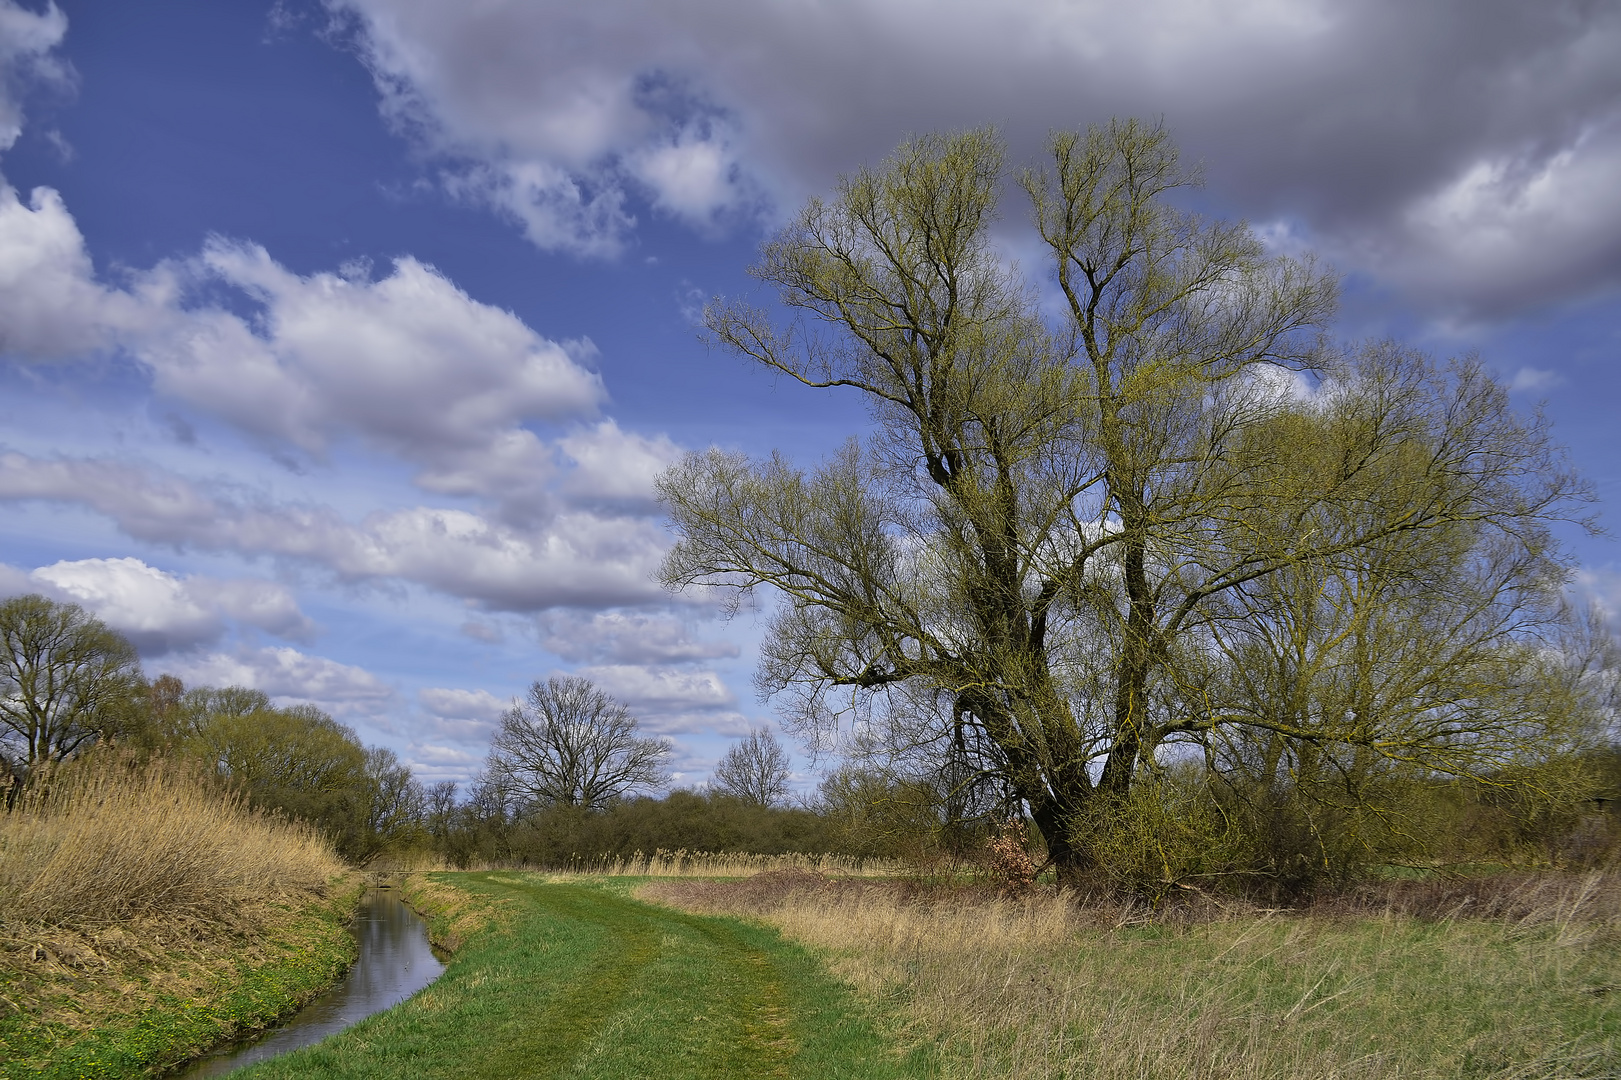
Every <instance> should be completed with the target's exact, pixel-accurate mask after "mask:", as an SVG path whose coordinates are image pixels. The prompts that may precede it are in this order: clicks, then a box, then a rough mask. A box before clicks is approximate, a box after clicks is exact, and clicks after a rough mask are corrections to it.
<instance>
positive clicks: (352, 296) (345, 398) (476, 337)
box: [137, 240, 603, 460]
mask: <svg viewBox="0 0 1621 1080" xmlns="http://www.w3.org/2000/svg"><path fill="white" fill-rule="evenodd" d="M171 272H175V271H171ZM178 272H179V273H181V274H182V275H184V274H194V275H196V276H197V277H199V278H201V279H202V280H203V281H205V282H209V281H214V282H220V283H224V284H226V285H229V286H232V287H234V288H236V289H238V290H240V291H241V292H242V293H244V294H246V295H247V296H249V297H251V298H252V299H253V300H255V301H257V302H258V303H260V304H261V305H263V315H262V317H261V318H260V319H259V320H257V321H256V322H255V323H250V322H248V321H247V320H244V319H242V318H241V317H239V316H237V315H235V314H232V313H229V312H226V311H224V310H222V309H218V308H199V309H192V310H189V311H187V312H186V317H185V318H183V319H180V320H178V321H177V323H176V325H175V327H174V329H173V332H172V333H170V334H167V335H163V336H160V337H154V338H153V339H150V340H147V341H144V342H142V343H141V344H140V346H139V347H138V349H137V351H138V353H139V355H140V356H141V357H142V359H144V360H145V361H147V363H149V364H150V365H151V366H152V368H153V370H154V372H155V374H156V379H157V388H158V390H159V391H160V392H163V393H166V394H169V395H171V396H174V397H177V398H180V399H182V400H185V401H189V402H191V403H193V404H196V405H199V406H201V407H204V408H206V409H208V410H209V411H211V412H213V413H216V414H217V415H220V416H223V417H225V418H227V419H229V420H231V421H233V422H234V423H236V424H238V425H240V426H242V427H243V428H246V429H249V430H253V429H258V430H260V431H261V432H262V433H263V434H265V435H268V436H272V437H275V438H280V439H285V440H287V441H288V442H291V443H293V444H295V445H297V446H299V447H301V448H303V449H305V450H308V451H311V452H315V453H319V452H321V451H323V450H324V449H325V447H326V446H327V444H328V443H329V442H330V441H331V440H332V439H333V438H334V437H335V436H336V435H339V434H342V433H347V432H358V433H360V434H362V435H363V436H365V437H367V438H369V439H371V440H373V441H374V442H376V443H377V444H378V445H380V446H382V447H384V448H385V449H387V450H389V451H391V452H393V453H395V454H397V455H399V456H401V457H405V458H407V459H412V458H415V459H418V460H421V459H423V458H427V459H429V460H436V459H437V458H438V455H439V454H441V453H443V452H446V451H450V452H456V451H478V452H482V451H485V450H486V449H487V448H489V447H490V446H491V444H492V441H493V440H492V436H500V437H502V438H511V437H513V436H515V435H517V434H519V433H518V432H517V431H515V425H516V424H518V423H519V422H520V421H523V420H526V419H559V418H565V417H570V416H575V415H579V414H581V413H590V412H592V411H594V410H595V409H596V407H597V405H598V403H599V402H600V401H601V400H602V396H603V390H602V384H601V380H600V379H598V377H597V376H596V375H595V374H594V373H592V372H590V371H587V370H586V369H585V368H583V367H582V366H581V365H580V363H579V362H578V360H577V358H576V356H575V355H571V350H570V348H569V347H568V346H566V345H562V344H558V343H556V342H552V341H548V340H546V339H544V338H542V337H540V336H539V335H538V334H536V333H535V332H534V331H533V330H531V329H529V327H527V326H525V325H524V323H523V322H522V321H521V320H520V319H519V318H518V317H517V316H515V315H513V314H512V313H511V312H507V311H503V310H501V309H499V308H495V307H491V306H489V305H488V304H482V303H480V302H478V301H476V300H474V299H472V298H471V297H470V296H468V295H467V294H466V293H465V292H463V291H462V290H461V289H459V288H457V287H456V286H455V285H453V284H452V283H451V282H450V281H449V280H447V279H446V278H445V277H444V276H442V275H441V274H439V273H438V272H437V271H435V270H434V269H433V268H432V267H429V266H425V265H423V264H422V263H420V262H417V261H416V260H415V259H412V258H409V257H407V258H401V259H398V260H396V261H395V263H394V270H393V273H392V274H390V275H388V276H387V277H385V278H382V279H381V280H378V281H371V280H368V279H366V278H364V277H360V278H356V277H344V276H341V275H339V274H334V273H319V274H312V275H310V276H308V277H302V276H300V275H297V274H294V273H291V272H290V271H288V270H286V269H284V268H283V267H281V266H280V265H279V264H277V263H276V262H275V261H274V260H273V259H271V257H270V255H269V253H268V252H266V251H265V250H264V249H263V248H262V247H258V246H257V245H248V244H231V243H226V242H223V241H217V240H216V241H213V242H210V243H209V244H208V245H207V246H206V247H205V248H204V250H203V252H202V254H201V255H200V256H199V257H198V258H197V259H196V260H193V261H191V262H189V263H187V264H185V265H184V266H183V267H181V268H180V270H179V271H178ZM506 453H507V454H508V455H509V456H510V455H511V454H512V453H513V451H512V450H511V449H510V448H509V449H507V450H506Z"/></svg>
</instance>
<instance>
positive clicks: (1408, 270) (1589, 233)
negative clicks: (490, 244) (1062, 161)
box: [327, 0, 1621, 311]
mask: <svg viewBox="0 0 1621 1080" xmlns="http://www.w3.org/2000/svg"><path fill="white" fill-rule="evenodd" d="M327 3H328V5H329V7H331V8H332V9H334V10H337V11H340V12H344V13H347V14H349V15H350V16H352V17H353V24H354V25H355V26H356V28H357V37H358V45H359V50H360V52H361V55H362V56H363V57H364V59H365V62H366V63H367V64H368V66H369V67H370V69H371V71H372V74H373V76H374V78H375V80H376V84H377V87H378V90H379V93H380V95H381V101H382V108H383V110H384V112H385V114H387V115H388V116H389V117H391V118H392V119H393V120H395V121H396V123H397V124H398V126H399V129H400V130H401V131H403V132H407V133H409V135H410V137H412V138H413V139H414V140H415V141H416V142H417V143H418V145H419V146H421V147H423V148H424V149H426V150H428V151H429V152H430V153H435V154H438V155H441V156H442V157H443V158H444V159H445V160H446V161H448V162H452V163H457V164H456V166H455V167H456V168H457V169H459V170H461V171H464V172H468V173H470V174H478V173H480V172H483V173H487V174H489V175H490V176H494V177H500V178H502V180H501V184H504V185H505V188H504V190H507V191H509V192H510V193H512V194H511V195H510V196H509V197H508V199H507V201H508V204H509V205H510V206H511V207H513V209H511V210H510V211H509V212H512V213H514V214H517V215H518V216H519V217H521V218H522V219H523V220H524V221H525V227H526V230H527V232H528V234H529V236H530V238H531V239H532V240H534V241H535V242H536V243H538V244H540V245H541V246H544V247H552V248H563V249H573V250H579V251H587V252H594V253H604V252H611V251H613V250H617V249H618V248H619V247H621V246H622V245H623V243H624V241H625V238H626V234H627V232H628V230H629V229H630V228H632V227H633V224H634V223H633V222H632V221H631V219H630V217H629V215H628V213H627V212H626V211H625V209H624V202H623V193H624V192H627V191H629V190H632V189H633V188H634V187H635V186H636V185H637V184H642V185H645V186H646V187H647V188H648V189H649V190H650V192H651V202H652V204H653V205H654V206H655V207H657V208H659V209H661V210H662V211H664V212H667V213H669V214H671V215H674V216H676V217H678V218H681V219H683V220H687V221H689V222H693V223H696V224H699V225H700V226H703V225H704V224H705V223H708V222H712V221H713V219H714V217H715V215H716V214H717V213H720V212H723V211H725V210H727V209H728V208H730V209H732V210H735V209H736V208H738V207H739V206H743V205H746V204H748V203H749V202H750V200H751V199H753V198H755V196H754V194H753V193H754V192H755V191H757V190H759V191H766V192H769V193H770V194H771V196H772V197H774V198H775V200H776V202H777V207H778V210H779V211H781V210H784V209H790V208H792V207H793V206H794V205H796V204H798V203H799V202H800V201H801V200H802V199H803V198H804V197H805V196H806V195H808V194H810V193H813V192H818V191H823V190H826V188H827V186H828V185H829V183H830V181H831V180H832V178H833V176H834V175H836V174H837V173H839V172H844V171H848V170H849V169H850V168H852V167H853V166H854V165H856V164H857V163H859V162H863V161H873V160H875V159H876V158H877V157H879V156H881V155H882V154H884V153H887V152H888V151H889V150H890V149H891V148H892V147H893V146H894V144H895V143H896V142H897V141H898V140H899V139H900V138H901V137H902V136H903V135H904V134H906V133H907V132H914V131H924V130H934V129H958V128H962V127H965V126H970V125H976V124H983V123H999V124H1001V125H1002V126H1003V129H1004V130H1005V131H1006V133H1007V134H1008V136H1009V137H1010V139H1011V141H1012V142H1013V144H1014V151H1015V154H1016V155H1018V156H1024V155H1026V154H1029V153H1032V152H1034V151H1035V150H1036V148H1037V146H1038V145H1039V143H1040V140H1041V138H1042V136H1043V135H1044V133H1045V132H1046V131H1047V130H1048V129H1050V128H1053V127H1064V128H1071V127H1075V126H1077V125H1084V124H1085V123H1087V122H1089V121H1101V120H1104V119H1107V118H1108V117H1109V116H1110V115H1140V116H1166V117H1168V118H1169V120H1170V122H1171V123H1172V125H1173V126H1174V128H1175V129H1176V132H1177V134H1178V137H1179V139H1180V141H1181V142H1182V143H1183V145H1184V147H1185V149H1186V150H1187V151H1188V156H1189V158H1190V159H1198V160H1204V161H1205V162H1207V163H1208V166H1209V170H1208V171H1209V176H1210V178H1211V181H1212V183H1213V184H1215V185H1216V186H1217V187H1218V189H1219V191H1220V192H1221V194H1222V197H1223V199H1224V201H1225V202H1226V203H1228V204H1229V205H1230V206H1232V207H1233V208H1234V209H1235V210H1236V211H1237V212H1239V213H1242V214H1244V215H1246V216H1248V217H1250V218H1251V219H1254V220H1271V219H1275V218H1278V217H1291V218H1295V219H1298V220H1300V221H1302V222H1303V223H1304V225H1305V227H1306V228H1307V231H1308V232H1309V233H1310V236H1311V239H1312V242H1313V243H1314V244H1316V245H1317V246H1321V247H1324V248H1325V249H1327V250H1328V251H1329V253H1330V254H1331V255H1332V256H1333V257H1334V258H1335V259H1336V261H1338V262H1339V263H1340V264H1341V265H1342V266H1344V268H1346V269H1351V268H1360V269H1364V270H1367V271H1370V272H1372V273H1373V274H1375V275H1376V276H1379V277H1381V278H1382V279H1384V280H1385V281H1388V282H1395V283H1398V284H1401V285H1402V286H1403V287H1405V288H1411V289H1414V290H1419V291H1421V292H1422V294H1423V295H1424V296H1425V297H1427V298H1428V299H1429V300H1430V301H1431V302H1432V303H1435V304H1437V305H1440V306H1453V307H1458V306H1461V307H1464V308H1471V309H1474V310H1486V311H1494V310H1497V309H1498V308H1500V306H1501V305H1502V304H1504V303H1508V304H1510V305H1513V306H1525V305H1528V304H1535V303H1537V302H1540V301H1541V300H1544V299H1547V298H1549V297H1550V296H1558V295H1564V294H1567V293H1572V292H1577V291H1582V290H1590V289H1592V288H1595V287H1597V288H1603V287H1614V286H1616V285H1617V284H1618V283H1621V270H1618V267H1621V259H1618V258H1617V256H1618V253H1621V195H1618V194H1617V185H1615V184H1614V183H1613V178H1614V176H1615V175H1616V155H1617V145H1618V143H1617V136H1616V134H1615V123H1616V117H1617V115H1618V110H1621V64H1617V63H1616V62H1615V58H1616V56H1617V55H1621V8H1617V7H1616V6H1615V5H1613V4H1591V3H1585V2H1583V0H1546V2H1544V3H1537V4H1526V3H1523V2H1521V0H1439V2H1437V3H1431V4H1419V5H1415V4H1411V3H1408V2H1406V0H1306V2H1286V0H1248V2H1235V3H1226V4H1219V5H1212V4H1208V3H1203V2H1200V0H1144V2H1141V3H1135V4H1118V3H1109V2H1105V0H1009V2H1008V3H1002V4H984V3H972V2H969V0H949V2H945V3H933V4H928V5H923V4H919V3H918V2H917V0H827V2H823V3H815V4H746V5H738V4H735V3H725V2H722V0H604V2H602V3H596V4H575V3H565V2H564V0H488V2H485V3H481V4H477V5H471V6H469V5H447V4H443V3H439V2H437V0H327ZM519 176H522V177H523V178H524V179H522V180H521V181H520V180H518V179H515V178H516V177H519ZM519 191H527V192H530V193H532V194H529V195H525V196H519V195H517V194H516V193H517V192H519ZM608 207H611V208H612V212H611V213H609V212H605V211H606V208H608ZM584 208H603V211H604V212H590V213H587V212H584ZM526 215H527V216H526Z"/></svg>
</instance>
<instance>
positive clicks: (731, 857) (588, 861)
mask: <svg viewBox="0 0 1621 1080" xmlns="http://www.w3.org/2000/svg"><path fill="white" fill-rule="evenodd" d="M390 868H391V869H392V868H393V867H392V866H391V867H390ZM399 868H400V869H409V870H428V869H439V870H452V869H466V870H478V871H491V870H495V871H500V870H525V871H532V870H540V869H541V868H539V867H535V866H530V865H527V864H518V863H504V862H498V863H482V864H478V865H474V866H468V867H451V866H448V865H439V866H435V867H430V866H425V865H416V864H413V865H409V866H406V865H402V866H401V867H399ZM908 869H910V864H907V863H903V862H899V861H897V860H894V859H863V858H858V857H856V856H854V855H803V854H799V853H797V852H790V853H788V854H784V855H751V854H749V853H747V852H741V851H735V852H734V851H687V850H686V849H685V848H683V849H681V850H679V851H665V850H663V849H662V848H661V849H659V850H658V851H655V852H653V854H651V855H648V854H645V853H643V852H640V851H638V852H636V853H635V854H633V855H629V856H619V855H598V856H593V857H590V858H580V859H578V860H577V861H576V862H575V863H574V864H573V865H572V866H570V867H568V868H567V869H561V868H557V867H547V868H545V869H544V870H543V871H542V872H544V873H548V874H551V875H553V876H556V877H567V876H582V877H696V878H744V877H753V876H755V875H757V874H772V873H805V874H837V875H839V876H841V877H892V876H894V875H896V874H900V873H904V872H906V871H907V870H908Z"/></svg>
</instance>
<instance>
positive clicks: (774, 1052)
mask: <svg viewBox="0 0 1621 1080" xmlns="http://www.w3.org/2000/svg"><path fill="white" fill-rule="evenodd" d="M435 877H436V878H438V879H439V880H441V881H447V882H448V881H453V882H454V884H455V885H456V886H457V887H459V888H462V889H465V890H467V891H469V892H474V893H477V894H481V895H483V896H485V897H488V898H489V899H491V900H494V901H498V902H500V905H501V912H502V914H501V918H500V920H499V926H498V927H492V928H490V929H486V930H484V931H482V932H479V933H475V934H474V935H472V937H471V939H470V940H469V941H468V942H467V943H466V944H465V945H464V946H463V947H462V948H461V950H460V951H459V952H458V953H457V954H456V956H455V958H454V959H453V960H452V962H451V964H450V966H449V968H448V969H447V970H446V972H445V974H444V975H442V976H441V977H440V978H439V980H438V981H437V982H435V983H434V984H433V985H432V986H431V987H429V988H428V989H427V990H425V991H423V992H422V993H420V994H418V995H417V996H416V997H414V998H412V999H411V1000H410V1001H408V1002H405V1003H404V1004H402V1005H400V1006H398V1007H396V1008H394V1009H391V1010H389V1011H388V1012H385V1013H380V1014H378V1015H377V1016H375V1017H372V1018H371V1019H369V1020H366V1021H364V1022H362V1023H360V1024H358V1025H356V1026H355V1027H353V1028H351V1029H349V1030H348V1031H346V1032H343V1033H342V1034H339V1035H336V1036H334V1037H332V1038H330V1039H327V1040H326V1041H324V1042H322V1043H320V1044H318V1045H316V1046H312V1047H308V1048H306V1049H303V1050H298V1051H295V1052H293V1053H291V1054H288V1055H286V1056H284V1057H281V1058H277V1059H275V1060H273V1061H269V1062H265V1063H263V1064H261V1065H258V1066H255V1067H253V1068H251V1069H249V1070H245V1071H243V1072H241V1073H239V1074H236V1075H239V1076H241V1077H243V1078H245V1080H246V1078H253V1080H270V1078H273V1077H299V1078H304V1077H312V1078H317V1077H332V1078H337V1077H352V1078H370V1077H377V1078H383V1077H388V1078H394V1077H401V1076H411V1077H446V1078H452V1077H454V1078H458V1080H460V1078H466V1080H473V1078H480V1077H489V1078H500V1080H506V1078H509V1077H516V1076H522V1077H533V1078H537V1080H538V1078H550V1077H557V1078H579V1080H586V1078H589V1080H614V1078H618V1077H624V1078H627V1080H628V1078H641V1077H655V1076H656V1077H661V1078H670V1080H679V1078H684V1077H692V1078H698V1077H703V1078H713V1080H726V1078H738V1080H744V1078H754V1077H805V1078H808V1080H809V1078H815V1080H838V1078H850V1080H869V1078H870V1080H888V1078H902V1077H915V1076H930V1075H934V1066H933V1063H932V1058H931V1056H930V1054H929V1053H928V1052H927V1050H925V1049H917V1050H914V1051H913V1052H912V1053H911V1054H910V1055H908V1056H904V1057H903V1056H901V1055H899V1054H897V1053H896V1052H895V1051H894V1050H893V1049H891V1047H890V1045H889V1044H888V1043H887V1042H886V1041H885V1039H884V1038H883V1037H882V1036H881V1035H880V1034H879V1031H878V1029H877V1028H876V1027H875V1026H874V1023H873V1017H872V1016H871V1015H869V1011H868V1010H867V1009H866V1008H865V1007H864V1006H862V1005H861V1004H860V1003H859V1002H858V1001H857V1000H856V999H855V997H854V996H853V995H852V994H851V993H850V992H849V990H848V989H847V988H845V987H844V986H843V985H841V984H839V983H837V982H835V981H834V980H833V979H831V978H830V977H829V976H827V975H826V974H825V973H824V972H823V970H822V968H821V965H820V964H819V963H818V962H817V960H816V959H815V958H814V957H813V956H812V955H811V954H810V953H809V952H808V951H806V950H805V949H803V948H801V947H799V946H796V945H793V944H790V943H788V942H785V941H784V940H782V938H781V937H779V936H778V935H777V933H776V932H775V931H773V930H770V929H766V928H762V927H759V926H755V925H750V924H746V923H743V922H741V921H738V920H735V919H729V918H717V917H710V916H700V915H689V914H684V913H682V912H677V911H672V910H669V909H666V908H660V907H654V906H652V905H649V904H644V903H641V902H639V901H636V900H633V899H631V898H630V897H629V896H628V895H626V893H627V892H628V890H629V889H630V888H632V887H634V886H635V885H637V884H639V883H640V882H639V881H638V880H637V879H631V878H618V879H613V880H612V881H592V882H579V881H570V882H568V883H562V884H559V883H555V882H549V881H547V880H546V879H545V878H544V877H541V876H538V875H521V874H510V873H508V874H501V873H486V874H465V875H460V874H458V875H435Z"/></svg>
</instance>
